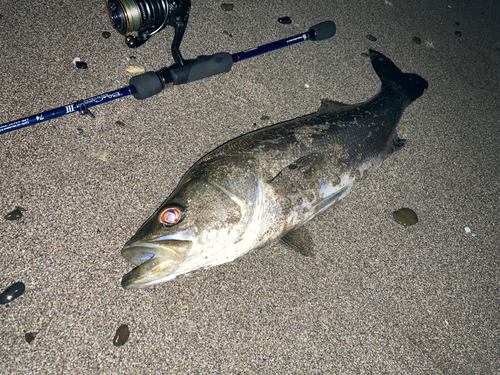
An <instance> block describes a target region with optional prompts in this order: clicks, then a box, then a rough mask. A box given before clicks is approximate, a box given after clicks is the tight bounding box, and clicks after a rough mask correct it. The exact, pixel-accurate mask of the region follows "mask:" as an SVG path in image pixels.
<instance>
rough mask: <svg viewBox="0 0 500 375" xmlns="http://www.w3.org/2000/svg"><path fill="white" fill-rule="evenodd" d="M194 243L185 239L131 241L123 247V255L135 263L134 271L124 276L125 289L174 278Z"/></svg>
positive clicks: (137, 287) (123, 284)
mask: <svg viewBox="0 0 500 375" xmlns="http://www.w3.org/2000/svg"><path fill="white" fill-rule="evenodd" d="M192 245H193V243H192V242H191V241H183V240H166V241H159V242H146V241H135V242H131V243H130V242H129V243H127V244H126V245H125V247H124V248H123V249H122V256H123V257H124V258H125V259H127V260H128V261H129V262H131V263H133V264H135V265H136V266H137V267H135V268H134V269H133V270H132V271H130V272H129V273H127V274H126V275H124V276H123V277H122V281H121V285H122V287H123V288H124V289H127V290H129V289H139V288H145V287H148V286H150V285H153V284H157V283H161V282H164V281H167V280H169V279H172V278H174V277H175V276H173V275H172V274H173V273H174V272H175V270H176V269H177V268H179V266H180V264H181V263H182V261H183V260H184V259H185V258H186V255H187V253H188V251H189V249H191V247H192Z"/></svg>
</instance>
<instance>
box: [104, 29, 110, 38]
mask: <svg viewBox="0 0 500 375" xmlns="http://www.w3.org/2000/svg"><path fill="white" fill-rule="evenodd" d="M110 36H111V33H110V32H109V31H103V33H102V37H103V38H104V39H108V38H109V37H110Z"/></svg>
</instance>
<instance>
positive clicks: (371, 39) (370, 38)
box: [366, 34, 377, 42]
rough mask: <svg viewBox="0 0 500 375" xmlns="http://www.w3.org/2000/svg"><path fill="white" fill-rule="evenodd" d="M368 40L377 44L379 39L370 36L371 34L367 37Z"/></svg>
mask: <svg viewBox="0 0 500 375" xmlns="http://www.w3.org/2000/svg"><path fill="white" fill-rule="evenodd" d="M366 39H368V40H370V41H372V42H376V41H377V38H375V37H374V36H373V35H370V34H368V35H367V36H366Z"/></svg>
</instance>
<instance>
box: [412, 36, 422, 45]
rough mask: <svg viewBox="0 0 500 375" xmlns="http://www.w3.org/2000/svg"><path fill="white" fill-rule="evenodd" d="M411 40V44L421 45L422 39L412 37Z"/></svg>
mask: <svg viewBox="0 0 500 375" xmlns="http://www.w3.org/2000/svg"><path fill="white" fill-rule="evenodd" d="M412 40H413V43H416V44H420V43H422V39H420V38H419V37H418V36H414V37H413V38H412Z"/></svg>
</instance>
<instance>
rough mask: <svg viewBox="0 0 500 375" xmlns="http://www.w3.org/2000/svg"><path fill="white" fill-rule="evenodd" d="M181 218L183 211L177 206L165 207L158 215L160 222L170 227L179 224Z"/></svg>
mask: <svg viewBox="0 0 500 375" xmlns="http://www.w3.org/2000/svg"><path fill="white" fill-rule="evenodd" d="M181 218H182V211H181V209H180V208H179V207H175V206H168V207H165V208H164V209H163V210H161V211H160V214H159V215H158V220H159V221H160V223H162V224H164V225H167V226H169V227H170V226H172V225H175V224H177V223H178V222H179V221H181Z"/></svg>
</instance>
